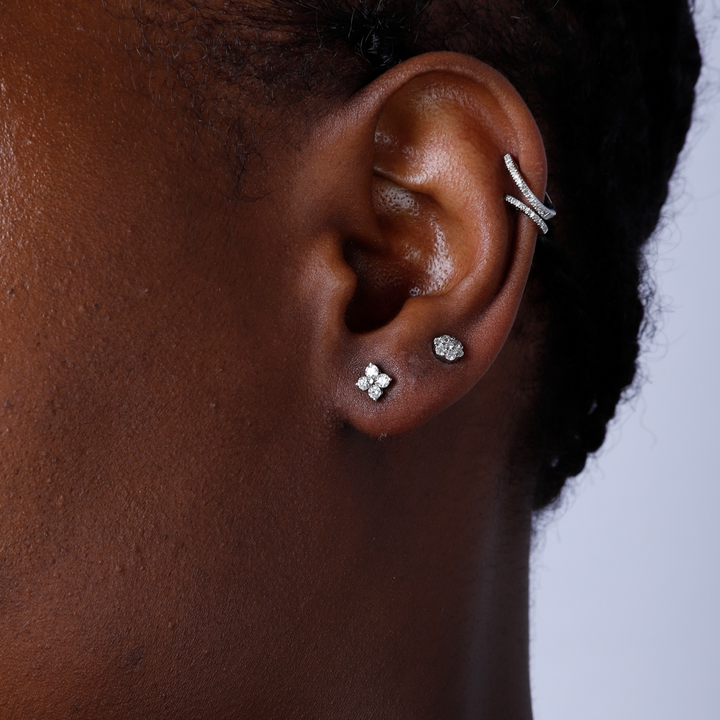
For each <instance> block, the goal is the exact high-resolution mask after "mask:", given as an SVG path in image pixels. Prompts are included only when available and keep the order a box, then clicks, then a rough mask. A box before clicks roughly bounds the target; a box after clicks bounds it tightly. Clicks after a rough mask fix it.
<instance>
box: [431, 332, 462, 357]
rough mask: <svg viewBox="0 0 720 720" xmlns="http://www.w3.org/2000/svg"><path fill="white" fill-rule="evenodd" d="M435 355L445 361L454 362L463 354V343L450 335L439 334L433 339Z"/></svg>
mask: <svg viewBox="0 0 720 720" xmlns="http://www.w3.org/2000/svg"><path fill="white" fill-rule="evenodd" d="M433 349H434V350H435V356H436V357H437V358H438V359H440V360H444V361H445V362H455V361H456V360H459V359H460V358H461V357H462V356H463V355H464V354H465V349H464V348H463V344H462V343H461V342H460V341H459V340H456V339H455V338H454V337H451V336H450V335H441V336H440V337H436V338H435V339H434V340H433Z"/></svg>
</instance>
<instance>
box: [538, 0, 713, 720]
mask: <svg viewBox="0 0 720 720" xmlns="http://www.w3.org/2000/svg"><path fill="white" fill-rule="evenodd" d="M698 16H699V22H698V27H699V31H700V34H701V41H702V43H703V47H704V54H705V58H706V63H707V64H708V66H709V67H707V68H706V71H705V72H704V75H703V79H702V81H701V83H702V87H701V95H700V101H699V108H698V113H697V116H696V121H695V124H694V126H693V130H692V131H691V136H690V143H689V147H688V148H687V149H686V152H685V154H684V159H683V162H682V163H681V166H680V168H679V171H678V173H676V179H675V183H674V187H673V193H672V200H671V202H670V204H669V206H668V208H667V212H666V219H665V222H664V224H663V227H662V229H661V231H660V232H659V233H658V236H657V241H656V245H655V250H654V256H653V257H654V259H653V261H652V265H653V267H654V273H655V277H656V281H657V285H658V291H659V299H660V301H661V304H662V306H663V307H664V312H663V314H662V318H661V322H660V332H659V333H658V334H657V335H656V337H655V339H654V341H653V342H652V343H651V344H650V347H649V348H648V350H647V351H646V354H645V357H644V371H645V374H646V376H647V377H648V380H647V382H646V383H645V385H644V386H643V389H642V392H641V393H640V395H639V397H637V398H636V399H635V400H634V401H633V402H632V403H631V404H630V405H629V406H625V407H624V408H623V409H622V411H621V412H620V414H619V417H618V419H617V420H616V421H615V423H614V424H613V426H612V428H611V432H610V434H609V437H608V440H607V442H606V445H605V447H604V449H603V450H602V451H601V453H600V455H599V457H598V458H597V459H596V460H594V461H591V462H590V464H589V467H588V469H587V470H586V472H585V473H584V474H583V475H582V476H581V477H580V478H579V479H578V481H577V482H576V483H575V484H574V485H573V487H572V488H571V491H570V492H569V493H568V495H567V496H566V499H565V502H564V505H563V507H562V508H561V510H560V512H559V513H557V514H556V515H555V516H554V517H553V518H549V519H546V520H545V522H546V525H545V527H544V528H543V529H542V530H541V531H540V532H539V533H538V536H537V541H536V548H535V551H534V558H533V574H532V609H531V619H532V642H531V657H532V660H531V667H532V684H533V698H534V706H535V717H536V720H646V719H647V720H651V719H652V720H678V719H679V718H682V719H683V720H684V719H685V718H688V719H690V718H692V720H720V419H719V418H720V97H719V96H720V92H719V88H720V72H719V71H718V68H720V22H719V20H720V7H719V3H718V1H717V0H714V2H713V1H711V0H706V1H705V2H700V3H698Z"/></svg>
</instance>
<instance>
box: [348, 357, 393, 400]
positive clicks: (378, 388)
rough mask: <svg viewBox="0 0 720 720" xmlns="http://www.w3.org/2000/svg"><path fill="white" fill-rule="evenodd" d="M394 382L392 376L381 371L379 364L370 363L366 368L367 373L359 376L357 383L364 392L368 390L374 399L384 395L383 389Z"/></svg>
mask: <svg viewBox="0 0 720 720" xmlns="http://www.w3.org/2000/svg"><path fill="white" fill-rule="evenodd" d="M391 382H392V378H391V377H390V376H389V375H386V374H385V373H381V372H380V368H379V367H378V366H377V365H373V364H372V363H370V364H369V365H368V366H367V367H366V368H365V374H364V375H363V376H362V377H360V378H358V381H357V382H356V383H355V384H356V385H357V386H358V387H359V388H360V389H361V390H362V391H363V392H366V393H367V394H368V395H369V396H370V397H371V398H372V399H373V400H379V399H380V398H381V397H382V394H383V390H384V389H385V388H386V387H387V386H388V385H389V384H390V383H391Z"/></svg>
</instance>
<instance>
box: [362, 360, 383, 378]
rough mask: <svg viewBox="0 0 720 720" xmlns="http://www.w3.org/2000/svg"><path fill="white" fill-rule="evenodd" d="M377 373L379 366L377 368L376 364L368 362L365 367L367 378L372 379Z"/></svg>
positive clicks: (378, 372)
mask: <svg viewBox="0 0 720 720" xmlns="http://www.w3.org/2000/svg"><path fill="white" fill-rule="evenodd" d="M379 374H380V370H379V368H378V366H377V365H373V364H372V363H370V364H369V365H368V366H367V367H366V368H365V375H367V377H369V378H371V379H373V380H374V379H375V378H376V377H377V376H378V375H379Z"/></svg>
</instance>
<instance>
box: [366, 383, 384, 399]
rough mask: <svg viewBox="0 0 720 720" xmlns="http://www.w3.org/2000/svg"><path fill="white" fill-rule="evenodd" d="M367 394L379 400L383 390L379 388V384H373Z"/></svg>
mask: <svg viewBox="0 0 720 720" xmlns="http://www.w3.org/2000/svg"><path fill="white" fill-rule="evenodd" d="M367 394H368V395H369V396H370V397H371V398H372V399H373V400H378V399H379V398H380V396H381V395H382V394H383V391H382V389H381V388H379V387H378V386H377V385H372V386H371V387H370V389H369V390H368V391H367Z"/></svg>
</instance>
